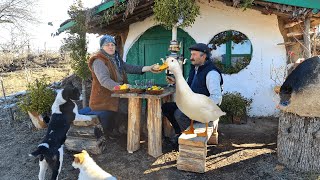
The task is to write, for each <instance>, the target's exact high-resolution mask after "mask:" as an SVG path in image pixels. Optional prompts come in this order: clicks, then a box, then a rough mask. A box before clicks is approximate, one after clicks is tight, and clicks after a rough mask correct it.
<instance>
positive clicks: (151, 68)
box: [142, 63, 161, 73]
mask: <svg viewBox="0 0 320 180" xmlns="http://www.w3.org/2000/svg"><path fill="white" fill-rule="evenodd" d="M159 67H160V66H159V64H158V63H157V64H153V65H151V66H144V67H143V68H142V72H152V73H160V72H161V71H160V70H159Z"/></svg>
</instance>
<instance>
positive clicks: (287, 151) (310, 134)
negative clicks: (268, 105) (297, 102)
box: [277, 112, 320, 172]
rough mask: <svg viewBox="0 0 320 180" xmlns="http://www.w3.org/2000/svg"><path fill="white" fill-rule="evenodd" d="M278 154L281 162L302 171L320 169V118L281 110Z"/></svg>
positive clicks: (317, 170) (316, 170)
mask: <svg viewBox="0 0 320 180" xmlns="http://www.w3.org/2000/svg"><path fill="white" fill-rule="evenodd" d="M277 151H278V152H277V154H278V159H279V162H280V163H283V164H284V165H286V166H287V167H288V168H291V169H293V170H296V171H302V172H319V171H320V158H319V157H320V118H319V117H302V116H298V115H295V114H292V113H285V112H281V114H280V117H279V129H278V142H277Z"/></svg>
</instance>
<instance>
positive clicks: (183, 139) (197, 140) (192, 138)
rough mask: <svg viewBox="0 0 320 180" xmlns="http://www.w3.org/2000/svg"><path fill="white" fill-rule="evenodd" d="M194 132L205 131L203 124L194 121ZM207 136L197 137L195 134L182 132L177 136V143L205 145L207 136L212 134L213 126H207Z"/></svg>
mask: <svg viewBox="0 0 320 180" xmlns="http://www.w3.org/2000/svg"><path fill="white" fill-rule="evenodd" d="M194 128H195V133H201V132H204V131H205V124H202V123H195V124H194ZM207 132H208V135H207V137H197V135H196V134H184V133H182V134H181V135H180V137H179V140H178V142H179V145H181V144H183V145H188V146H197V147H207V142H208V139H209V137H210V136H211V135H212V132H213V127H208V131H207Z"/></svg>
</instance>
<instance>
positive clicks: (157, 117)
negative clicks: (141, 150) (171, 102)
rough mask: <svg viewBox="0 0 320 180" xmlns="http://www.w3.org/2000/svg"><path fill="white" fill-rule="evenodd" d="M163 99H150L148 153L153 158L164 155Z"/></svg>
mask: <svg viewBox="0 0 320 180" xmlns="http://www.w3.org/2000/svg"><path fill="white" fill-rule="evenodd" d="M161 120H162V117H161V99H148V119H147V124H148V153H149V155H151V156H153V157H158V156H160V155H161V154H162V121H161Z"/></svg>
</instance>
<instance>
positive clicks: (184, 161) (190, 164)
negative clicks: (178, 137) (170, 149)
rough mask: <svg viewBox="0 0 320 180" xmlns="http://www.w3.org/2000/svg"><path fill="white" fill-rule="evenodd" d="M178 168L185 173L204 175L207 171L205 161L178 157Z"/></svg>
mask: <svg viewBox="0 0 320 180" xmlns="http://www.w3.org/2000/svg"><path fill="white" fill-rule="evenodd" d="M177 168H178V169H179V170H183V171H190V172H197V173H204V172H205V171H206V161H205V159H204V160H203V159H196V158H185V157H180V156H179V157H178V160H177Z"/></svg>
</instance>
